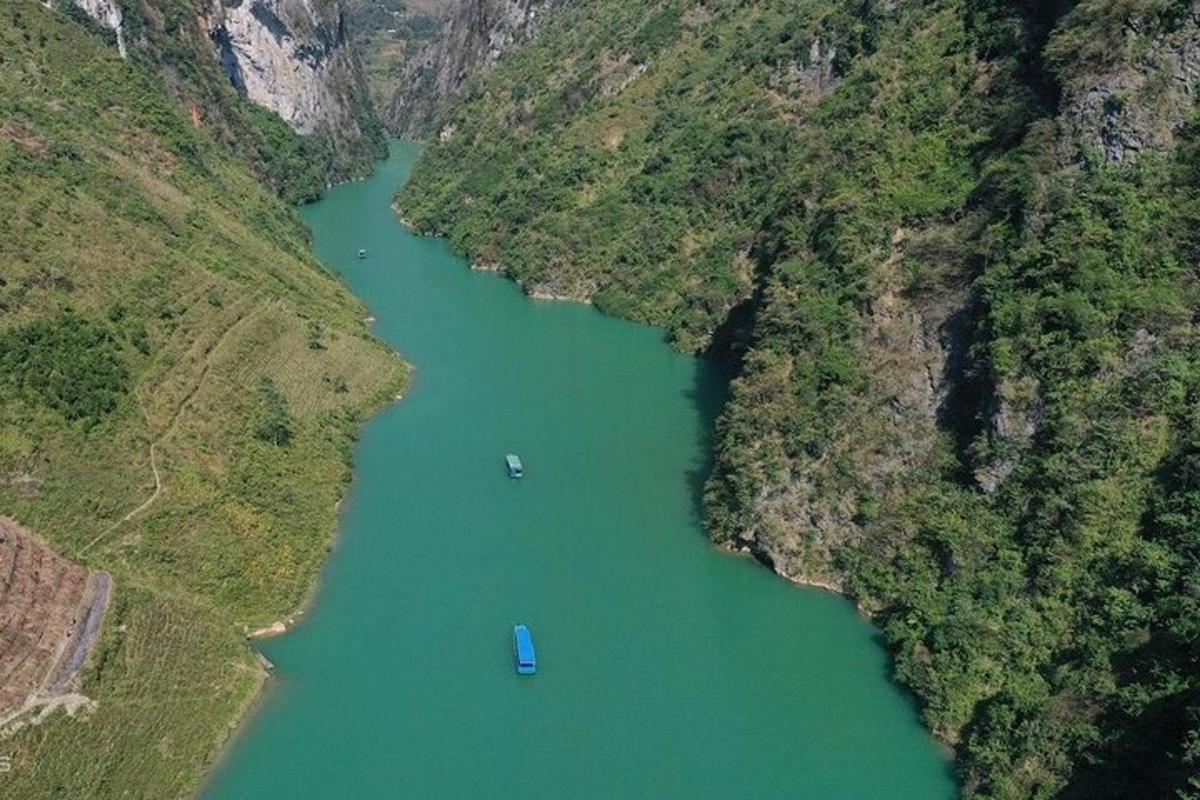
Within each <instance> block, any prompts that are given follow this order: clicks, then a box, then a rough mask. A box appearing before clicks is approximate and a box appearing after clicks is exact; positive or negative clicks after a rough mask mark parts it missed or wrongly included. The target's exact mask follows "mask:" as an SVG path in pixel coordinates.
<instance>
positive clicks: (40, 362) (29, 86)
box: [0, 0, 405, 798]
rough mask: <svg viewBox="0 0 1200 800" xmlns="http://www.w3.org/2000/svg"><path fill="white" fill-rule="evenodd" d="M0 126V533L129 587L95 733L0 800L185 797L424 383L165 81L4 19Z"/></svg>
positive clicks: (63, 720)
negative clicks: (340, 513) (377, 451)
mask: <svg viewBox="0 0 1200 800" xmlns="http://www.w3.org/2000/svg"><path fill="white" fill-rule="evenodd" d="M0 120H2V122H0V174H2V175H3V178H4V180H3V181H0V364H4V365H5V367H4V369H0V508H3V510H4V512H5V514H6V515H7V516H11V517H13V518H15V519H16V520H17V521H19V522H20V523H21V524H22V525H24V526H25V527H26V528H28V529H30V530H31V531H33V532H34V533H36V534H37V535H39V536H40V537H42V538H43V539H45V540H46V541H47V542H48V543H49V544H50V545H51V546H52V547H54V548H55V549H56V550H57V551H58V552H59V553H62V554H63V555H65V556H67V557H68V558H70V559H71V560H74V561H80V562H82V563H83V564H84V565H86V566H88V567H90V568H93V569H103V570H106V571H108V572H109V573H111V574H112V576H113V584H114V589H113V596H112V599H111V604H110V609H109V613H108V618H107V620H106V622H105V625H104V630H103V635H102V639H101V641H100V644H99V646H98V648H97V650H96V652H95V653H94V654H93V656H92V658H91V659H90V660H89V661H88V663H87V665H86V666H85V668H84V672H83V679H82V685H81V692H82V693H83V695H85V696H86V697H87V698H88V699H89V700H90V701H91V702H90V703H89V704H88V705H87V706H85V707H84V708H83V709H81V710H80V711H79V712H78V713H79V714H82V715H84V717H85V718H83V719H71V718H69V717H68V716H67V715H66V714H65V713H63V712H61V711H55V712H52V713H50V714H49V715H48V716H47V718H46V719H45V720H44V721H42V722H41V724H38V725H34V726H26V727H21V728H20V729H19V730H18V731H17V732H16V733H15V735H14V736H13V737H12V738H8V739H5V741H4V748H3V752H4V753H5V754H6V755H11V756H12V768H11V770H10V771H9V772H8V773H7V774H4V775H0V787H2V789H0V791H2V793H3V794H4V796H6V797H21V798H37V797H46V798H49V797H89V798H103V797H146V798H164V797H178V796H183V795H188V794H190V793H191V792H192V791H194V789H195V787H196V785H197V784H198V782H199V779H200V776H201V775H202V773H203V771H204V770H205V768H206V767H207V766H208V765H209V764H210V763H211V761H212V759H213V758H214V757H215V755H216V753H217V751H218V749H219V747H220V746H221V744H222V742H223V741H224V739H225V738H226V737H227V736H228V735H229V731H230V729H231V725H232V724H233V723H234V722H235V721H236V720H237V719H238V718H239V716H240V715H241V714H242V713H243V711H244V710H245V708H246V706H247V704H248V703H249V702H250V701H251V699H252V698H253V696H254V694H255V692H256V689H257V687H258V685H259V684H260V683H261V680H262V677H263V671H262V668H261V667H260V666H259V665H258V664H257V663H256V660H255V658H254V656H253V655H252V654H251V652H250V650H249V649H248V648H247V647H246V645H245V642H244V637H245V633H246V631H248V630H252V629H254V628H258V627H260V626H263V625H266V624H268V623H270V622H272V621H274V620H278V619H280V618H282V617H286V616H287V615H289V614H291V613H293V612H294V611H296V609H297V608H298V607H299V606H300V605H301V604H302V603H303V602H304V600H305V598H306V597H307V595H308V592H309V590H310V588H311V585H312V582H313V580H314V577H315V575H316V572H317V569H318V567H319V565H320V564H321V562H322V561H323V559H324V557H325V554H326V552H327V548H328V547H329V544H330V537H331V534H332V531H333V528H334V525H335V522H336V512H335V507H336V503H337V501H338V499H339V498H340V496H341V493H342V491H343V490H344V488H345V486H346V483H347V482H348V480H349V476H350V471H349V452H350V450H349V448H350V445H351V442H352V439H353V437H354V435H355V430H356V427H357V424H358V421H359V420H361V419H362V417H363V415H364V414H366V413H369V412H370V411H371V410H373V409H375V408H378V407H379V406H380V405H381V404H382V403H383V402H385V401H386V400H387V399H389V398H391V397H392V396H393V395H394V394H395V392H396V391H397V390H398V389H399V387H400V385H401V384H402V382H403V380H404V375H405V368H404V365H403V364H402V363H401V362H400V361H399V359H397V358H396V357H395V356H394V355H393V354H391V353H389V352H388V351H387V350H386V349H385V348H383V347H382V346H381V345H380V344H379V343H378V342H376V341H375V340H374V339H373V338H372V337H371V336H370V334H369V332H368V331H367V330H366V328H365V325H364V324H363V322H362V319H363V317H364V316H365V310H364V309H363V308H362V307H361V306H360V305H359V304H358V303H357V302H356V301H355V300H354V299H353V298H352V297H350V296H349V295H348V293H347V292H346V291H345V289H344V288H342V286H341V285H340V284H339V283H338V282H337V281H336V280H335V279H333V278H332V277H331V276H330V275H328V274H327V273H326V272H324V271H323V270H322V269H321V268H320V266H319V265H317V264H316V263H315V262H314V261H313V259H312V257H311V255H309V250H308V243H307V239H306V234H305V231H304V230H303V227H302V226H301V224H300V223H299V221H298V219H297V218H296V216H295V214H294V213H293V211H292V210H291V209H289V208H288V207H287V206H285V205H284V204H283V203H281V202H280V201H279V200H278V199H276V198H275V196H274V195H273V194H271V193H270V192H269V191H268V190H266V189H265V188H264V187H262V186H261V185H260V183H259V181H258V179H257V178H255V177H254V175H253V174H252V173H251V171H250V169H249V167H248V166H246V165H245V163H244V162H242V161H240V160H239V159H238V158H236V157H235V156H234V155H233V154H232V153H231V152H230V150H229V149H228V148H227V146H226V145H225V144H223V143H222V142H221V141H219V140H218V139H217V138H214V137H213V136H212V135H211V134H212V133H214V131H212V129H211V128H208V127H200V128H197V127H195V126H194V124H193V120H192V118H191V116H190V114H189V113H188V112H187V110H186V109H185V108H184V107H181V106H180V105H179V103H178V102H177V100H176V99H175V98H174V97H172V96H171V95H170V94H168V92H167V91H166V89H165V87H164V86H163V84H162V82H161V79H160V77H159V74H158V72H157V70H156V69H152V68H150V67H149V66H147V65H145V64H142V63H138V62H137V59H133V58H131V59H130V61H128V62H126V61H123V60H122V59H121V58H120V57H119V55H118V53H117V51H116V50H115V49H112V48H109V47H107V46H105V45H104V43H103V42H101V41H99V40H98V39H97V38H96V37H95V36H93V35H90V34H88V33H86V32H85V31H84V30H83V29H82V28H81V27H79V26H78V25H76V24H75V23H73V22H71V21H69V20H68V19H66V18H64V17H63V16H62V15H58V14H54V13H52V12H50V11H48V10H46V9H45V8H43V7H42V6H41V5H40V4H39V3H37V2H34V1H33V0H20V1H19V2H13V3H9V4H6V5H5V6H4V8H3V9H0ZM0 613H4V614H5V615H7V613H8V609H6V608H0ZM5 618H7V616H6V617H5ZM77 716H78V714H77ZM28 721H29V719H28V717H24V718H22V719H18V720H16V721H15V722H16V723H17V724H18V725H19V724H21V723H23V722H28ZM10 722H12V721H10ZM8 724H9V723H6V725H8Z"/></svg>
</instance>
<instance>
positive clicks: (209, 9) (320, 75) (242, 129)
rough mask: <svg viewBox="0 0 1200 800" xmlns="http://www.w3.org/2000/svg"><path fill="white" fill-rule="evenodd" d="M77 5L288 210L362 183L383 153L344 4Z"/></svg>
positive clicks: (113, 0) (85, 1) (253, 0)
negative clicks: (277, 193)
mask: <svg viewBox="0 0 1200 800" xmlns="http://www.w3.org/2000/svg"><path fill="white" fill-rule="evenodd" d="M72 1H73V2H75V3H76V4H77V6H78V8H79V9H81V10H82V11H84V12H86V13H87V14H88V15H89V16H90V17H91V18H92V19H93V20H94V21H95V22H96V23H98V24H99V25H101V26H103V27H104V28H107V29H109V30H111V31H113V32H114V35H115V44H116V46H117V47H118V48H119V50H120V52H121V54H122V55H123V56H127V57H129V58H132V59H133V60H135V61H140V62H144V63H147V64H150V65H152V66H153V67H155V68H156V69H158V70H159V71H161V72H162V74H163V75H164V77H166V79H167V81H168V85H169V86H171V87H172V89H173V91H174V92H175V94H176V96H178V97H179V98H180V100H181V101H182V102H184V104H185V105H186V106H187V107H188V109H189V111H190V113H191V114H192V116H193V120H194V121H195V123H196V124H198V125H203V124H207V125H210V126H216V127H217V128H218V129H220V130H221V132H222V135H223V136H224V138H225V139H226V140H227V141H228V142H229V143H230V144H231V145H233V146H235V147H237V148H238V149H240V150H241V151H242V152H243V153H246V154H247V155H251V156H252V157H253V158H254V160H256V161H258V162H259V163H260V165H261V166H262V170H263V173H264V177H267V178H268V179H269V180H271V182H272V183H273V184H276V186H277V188H280V189H281V190H282V191H283V192H284V193H285V194H287V195H289V196H291V197H293V199H295V198H299V197H303V196H310V195H312V194H314V193H315V192H316V191H318V190H319V189H320V188H322V187H323V186H324V185H325V184H326V183H327V182H329V181H331V180H334V179H338V178H345V177H350V176H354V175H360V174H362V173H364V172H365V171H366V170H368V169H369V168H370V164H371V162H372V160H373V159H374V158H377V157H379V156H380V155H381V154H382V152H383V137H382V128H381V125H380V123H379V121H378V118H377V116H376V113H375V111H374V106H373V105H372V103H371V101H370V98H369V96H368V93H367V89H366V84H365V81H364V79H363V76H362V71H361V67H360V65H359V62H358V57H357V55H356V53H355V50H354V48H353V47H352V45H351V42H350V39H349V36H350V34H349V30H348V25H347V16H346V13H345V11H344V10H343V8H342V5H341V2H340V0H137V2H123V3H118V2H117V0H72ZM238 98H240V99H242V100H245V101H249V102H250V103H253V104H255V105H257V106H258V107H260V108H262V109H266V110H267V111H270V112H272V113H273V114H274V115H275V116H277V117H278V118H279V119H280V120H282V121H283V122H284V123H285V124H286V125H287V127H289V128H290V129H291V130H292V131H294V132H295V134H297V136H298V137H299V138H298V139H294V140H292V141H288V139H287V137H286V136H285V135H284V134H283V133H282V132H281V131H280V130H279V129H278V125H277V124H276V123H274V122H273V121H272V120H271V119H270V118H269V117H267V116H264V115H262V114H256V113H254V112H253V111H250V110H247V109H245V108H242V107H239V105H238V103H237V99H238Z"/></svg>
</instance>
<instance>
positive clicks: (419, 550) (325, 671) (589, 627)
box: [205, 144, 955, 800]
mask: <svg viewBox="0 0 1200 800" xmlns="http://www.w3.org/2000/svg"><path fill="white" fill-rule="evenodd" d="M416 153H417V150H416V147H415V146H413V145H408V144H397V145H394V146H393V152H392V157H391V158H390V159H389V160H388V161H387V162H386V163H384V164H382V165H380V167H379V169H378V171H377V172H376V175H375V177H374V178H372V179H371V180H369V181H366V182H362V183H356V184H352V185H348V186H343V187H340V188H338V189H335V190H333V191H331V192H330V193H329V194H328V196H327V197H326V198H325V199H324V200H322V201H321V202H319V203H317V204H315V205H313V206H311V207H310V208H309V209H308V210H307V211H306V216H307V218H308V220H309V222H310V224H311V225H312V229H313V234H314V238H315V244H316V249H317V253H318V255H319V256H320V258H321V259H322V260H323V261H324V262H325V263H326V264H327V265H328V266H329V267H330V268H331V269H333V270H335V271H337V272H339V273H341V274H343V275H344V276H345V278H346V280H347V281H348V283H349V285H350V286H351V287H352V288H353V290H354V291H355V292H356V293H357V294H358V295H359V296H361V297H362V298H364V299H365V300H366V301H367V302H368V303H369V304H370V306H371V308H372V312H373V313H374V314H375V316H376V317H377V319H378V321H377V323H376V331H377V332H378V333H379V335H381V336H382V337H384V338H385V339H386V340H387V341H388V342H390V343H391V344H392V345H393V346H395V347H396V348H397V349H399V350H401V351H402V352H403V353H404V355H405V356H406V357H407V358H408V359H409V360H410V361H412V362H413V363H415V364H416V365H417V368H418V371H417V373H416V376H415V380H414V381H413V384H412V387H411V390H410V395H409V396H408V397H406V398H405V399H404V401H403V402H401V403H398V404H396V405H395V406H393V407H392V408H390V409H389V410H387V411H386V412H384V413H383V414H381V415H379V416H378V417H377V418H376V419H375V420H373V421H372V422H371V423H370V424H369V425H368V426H367V427H366V429H365V430H364V433H363V437H362V441H361V443H360V445H359V448H358V451H357V454H356V470H357V482H356V484H355V485H354V487H353V490H352V492H351V495H350V497H349V498H348V501H347V503H346V509H345V513H344V517H343V530H342V535H341V539H340V543H339V546H338V549H337V552H336V553H335V554H334V556H333V557H332V559H331V560H330V562H329V565H328V567H327V569H326V571H325V575H324V579H323V585H322V588H321V590H320V593H319V595H318V597H317V600H316V603H315V606H314V608H313V610H312V613H311V615H310V616H309V618H308V619H307V620H306V622H305V623H304V624H303V625H302V626H301V627H300V628H298V629H297V630H295V631H294V632H292V633H290V634H288V635H287V636H285V637H284V638H282V639H279V640H275V641H271V642H269V643H267V644H266V645H265V646H264V648H263V649H264V651H265V653H266V655H267V657H268V658H270V659H271V660H272V661H273V662H275V664H276V665H277V671H276V678H275V680H274V681H273V682H272V685H271V687H270V689H269V691H268V694H267V697H266V698H265V700H264V702H263V704H262V706H261V708H260V709H259V710H258V711H257V713H256V714H255V716H254V717H253V718H252V719H251V720H250V722H249V723H248V724H247V726H246V729H245V730H244V731H243V732H242V733H241V734H240V735H239V738H238V740H237V741H236V743H235V744H234V746H233V748H232V750H231V752H230V753H229V754H228V756H227V758H226V760H225V761H224V762H223V763H222V765H221V767H220V768H219V769H218V771H217V773H216V775H215V776H214V778H213V780H212V782H211V785H210V786H209V787H208V789H207V790H206V793H205V796H206V797H207V798H210V799H211V800H216V799H218V798H222V799H223V798H230V799H233V798H249V797H253V798H256V800H267V799H269V798H279V799H280V800H282V799H283V798H289V799H290V798H301V797H303V798H347V797H355V798H367V797H371V798H375V797H378V798H396V797H409V798H420V799H421V800H424V799H425V798H549V797H564V798H566V797H570V798H627V797H628V798H709V797H711V798H728V797H745V798H776V797H779V798H782V797H788V798H814V799H821V800H828V799H830V798H847V799H849V798H855V800H867V799H868V798H888V800H905V799H906V798H922V800H945V799H946V798H951V797H953V796H954V795H955V787H954V784H953V781H952V779H951V776H950V768H949V765H948V762H947V761H946V760H945V759H944V758H943V756H942V755H941V754H940V753H939V752H938V750H937V749H936V747H935V745H934V743H933V742H932V740H931V739H930V737H929V736H928V735H927V733H926V732H925V730H924V729H923V728H922V727H921V725H920V723H919V720H918V718H917V715H916V713H915V711H914V709H913V707H912V705H911V703H910V702H909V700H908V699H907V698H906V697H905V696H904V695H903V694H902V693H900V692H899V691H898V690H897V689H896V688H895V687H894V686H893V685H892V684H891V683H889V681H888V672H889V667H888V663H887V658H886V655H885V653H884V652H883V650H882V649H881V648H880V647H879V645H878V643H877V641H876V638H875V637H874V635H873V631H872V629H871V627H870V626H869V625H868V624H867V623H866V622H865V621H863V620H862V619H861V618H859V617H858V615H857V614H856V612H855V611H854V609H853V607H852V606H851V605H850V604H849V603H847V602H845V601H843V600H841V599H839V598H836V597H833V596H830V595H827V594H823V593H820V592H818V591H814V590H806V589H800V588H796V587H793V586H790V585H788V584H786V583H785V582H783V581H781V580H779V579H777V578H775V577H774V576H772V575H771V574H769V573H768V572H767V571H765V570H763V569H762V568H761V567H759V566H758V565H756V564H754V563H752V562H750V561H748V560H744V559H738V558H733V557H730V556H727V555H724V554H722V553H720V552H718V551H717V550H716V549H714V548H712V547H711V546H709V545H708V543H707V541H706V540H705V538H704V537H703V533H702V524H701V519H700V509H699V498H698V487H699V484H700V482H701V480H702V478H703V475H704V473H705V470H706V454H707V452H708V445H707V438H708V435H709V431H710V428H711V425H712V421H713V418H714V415H715V414H716V413H717V410H718V408H719V406H720V403H721V400H722V399H723V393H724V384H725V377H726V376H722V375H720V374H718V372H717V371H716V370H714V369H713V368H712V367H711V366H709V365H707V364H706V363H704V362H702V361H700V360H697V359H693V358H689V357H686V356H683V355H680V354H678V353H676V352H674V351H672V350H671V349H670V348H669V347H668V345H667V344H666V343H665V342H664V341H663V337H662V335H661V333H660V332H659V331H657V330H654V329H650V328H646V327H641V326H637V325H633V324H630V323H626V322H622V321H619V320H615V319H610V318H606V317H604V316H602V315H601V314H599V313H597V312H595V311H593V310H592V309H589V308H586V307H583V306H578V305H572V304H558V303H539V302H533V301H530V300H528V299H526V298H524V297H523V296H522V295H521V293H520V291H519V290H518V288H517V287H516V286H515V285H513V284H512V283H511V282H509V281H507V280H506V279H504V278H501V277H498V276H494V275H482V274H476V273H472V272H470V271H469V270H468V269H467V268H466V266H465V264H464V263H463V262H462V260H461V259H459V258H457V257H456V256H454V255H452V254H451V253H450V251H449V250H448V248H447V247H446V245H445V244H444V243H443V242H440V241H435V240H429V239H422V238H419V237H415V236H412V235H411V234H409V233H408V232H407V231H405V230H403V229H402V228H401V227H400V225H399V224H398V223H397V221H396V220H395V218H394V216H393V214H392V211H391V209H390V201H391V196H392V192H393V191H394V189H395V188H396V186H397V185H399V183H400V182H401V181H403V180H404V178H405V176H406V175H407V173H408V169H409V167H410V165H411V162H412V160H413V159H414V158H415V156H416ZM359 248H365V249H366V250H367V251H368V257H367V258H366V259H365V260H361V261H360V260H358V259H357V258H356V253H357V251H358V249H359ZM506 452H516V453H519V454H520V455H521V457H522V459H523V461H524V463H525V470H526V477H525V478H524V479H522V480H520V481H512V480H508V479H507V478H506V477H505V475H504V468H503V461H502V459H503V456H504V454H505V453H506ZM518 621H523V622H526V623H528V624H529V625H530V627H531V629H532V631H533V634H534V637H535V640H536V643H537V647H538V656H539V662H540V663H539V667H540V673H539V674H538V675H537V676H536V677H533V678H518V677H517V676H516V675H515V674H514V671H513V667H512V653H511V631H512V625H513V623H514V622H518Z"/></svg>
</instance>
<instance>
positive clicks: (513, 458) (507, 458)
mask: <svg viewBox="0 0 1200 800" xmlns="http://www.w3.org/2000/svg"><path fill="white" fill-rule="evenodd" d="M504 460H505V461H507V462H508V463H509V464H512V465H514V466H520V465H521V459H520V458H518V457H517V456H515V455H513V454H512V453H509V454H508V455H506V456H505V457H504Z"/></svg>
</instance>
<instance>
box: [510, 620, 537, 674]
mask: <svg viewBox="0 0 1200 800" xmlns="http://www.w3.org/2000/svg"><path fill="white" fill-rule="evenodd" d="M513 636H514V637H515V638H516V640H517V660H519V661H520V662H521V663H522V664H532V663H533V662H534V653H533V636H532V635H531V634H530V633H529V628H527V627H525V626H524V625H518V626H516V627H515V628H513Z"/></svg>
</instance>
